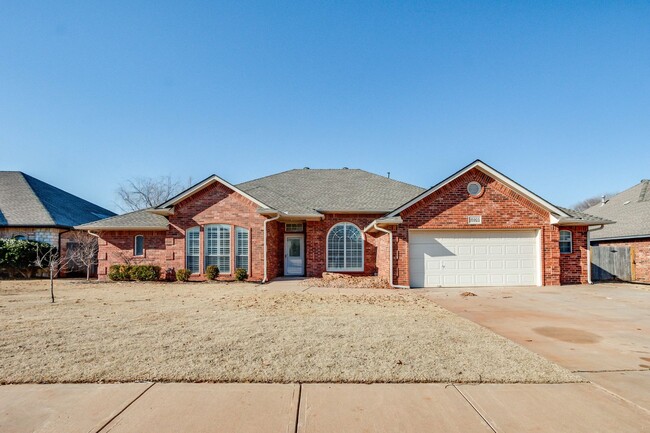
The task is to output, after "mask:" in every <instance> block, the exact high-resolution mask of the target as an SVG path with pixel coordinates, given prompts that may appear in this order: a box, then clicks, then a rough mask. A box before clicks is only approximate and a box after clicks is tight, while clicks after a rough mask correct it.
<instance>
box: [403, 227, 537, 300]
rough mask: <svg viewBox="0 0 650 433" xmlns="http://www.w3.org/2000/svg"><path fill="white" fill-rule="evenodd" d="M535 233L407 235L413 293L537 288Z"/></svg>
mask: <svg viewBox="0 0 650 433" xmlns="http://www.w3.org/2000/svg"><path fill="white" fill-rule="evenodd" d="M538 233H539V230H500V231H496V230H454V231H440V230H409V232H408V239H409V242H408V244H409V281H410V286H411V287H454V286H456V287H465V286H527V285H541V277H540V271H539V270H540V249H541V248H540V245H539V237H538Z"/></svg>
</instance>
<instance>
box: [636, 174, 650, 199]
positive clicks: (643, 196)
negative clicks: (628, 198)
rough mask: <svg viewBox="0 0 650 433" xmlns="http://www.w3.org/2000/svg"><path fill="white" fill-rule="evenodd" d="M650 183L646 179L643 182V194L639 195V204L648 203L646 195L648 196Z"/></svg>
mask: <svg viewBox="0 0 650 433" xmlns="http://www.w3.org/2000/svg"><path fill="white" fill-rule="evenodd" d="M649 184H650V182H648V180H647V179H644V180H642V181H641V185H642V186H641V192H640V193H639V199H638V200H637V202H643V201H646V195H647V194H648V185H649Z"/></svg>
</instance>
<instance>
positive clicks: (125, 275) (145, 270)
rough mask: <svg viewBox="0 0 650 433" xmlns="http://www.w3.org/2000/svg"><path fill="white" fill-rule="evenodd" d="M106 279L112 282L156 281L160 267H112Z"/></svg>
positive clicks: (158, 277)
mask: <svg viewBox="0 0 650 433" xmlns="http://www.w3.org/2000/svg"><path fill="white" fill-rule="evenodd" d="M108 278H110V279H111V280H113V281H158V280H159V279H160V266H155V265H112V266H111V267H110V268H109V270H108Z"/></svg>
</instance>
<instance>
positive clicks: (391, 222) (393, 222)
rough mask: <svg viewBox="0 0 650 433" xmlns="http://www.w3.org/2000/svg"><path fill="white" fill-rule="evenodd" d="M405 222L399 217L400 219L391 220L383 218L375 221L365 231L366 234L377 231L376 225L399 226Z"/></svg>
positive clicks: (393, 218) (392, 218)
mask: <svg viewBox="0 0 650 433" xmlns="http://www.w3.org/2000/svg"><path fill="white" fill-rule="evenodd" d="M403 222H404V221H403V220H402V217H399V216H398V217H391V218H386V217H382V218H378V219H376V220H374V221H373V222H371V223H370V224H368V225H367V226H366V227H365V228H364V229H363V231H364V233H368V232H369V231H372V230H374V229H375V225H380V224H381V225H399V224H402V223H403Z"/></svg>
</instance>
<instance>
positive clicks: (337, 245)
mask: <svg viewBox="0 0 650 433" xmlns="http://www.w3.org/2000/svg"><path fill="white" fill-rule="evenodd" d="M327 270H328V271H363V234H362V233H361V230H359V228H358V227H357V226H355V225H354V224H352V223H339V224H337V225H335V226H334V227H332V229H331V230H330V232H329V233H328V235H327Z"/></svg>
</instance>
